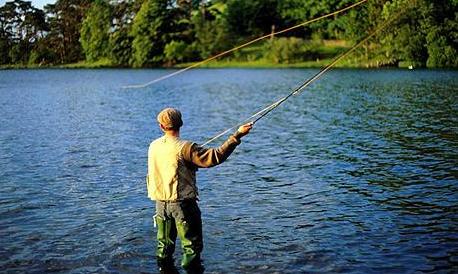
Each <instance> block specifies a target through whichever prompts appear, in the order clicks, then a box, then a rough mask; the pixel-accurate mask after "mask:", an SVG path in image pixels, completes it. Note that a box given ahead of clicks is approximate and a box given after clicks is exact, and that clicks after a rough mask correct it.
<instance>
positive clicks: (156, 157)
mask: <svg viewBox="0 0 458 274" xmlns="http://www.w3.org/2000/svg"><path fill="white" fill-rule="evenodd" d="M239 144H240V138H239V136H238V134H237V133H236V134H234V135H232V136H230V137H229V138H228V139H227V140H226V141H225V142H224V143H223V144H222V145H221V146H220V147H218V148H203V147H201V146H199V145H197V144H195V143H191V142H188V141H184V140H181V139H180V138H178V137H173V136H167V135H164V136H162V137H160V138H158V139H156V140H154V141H153V142H152V143H151V144H150V146H149V149H148V175H147V176H146V183H147V189H148V197H149V198H150V199H151V200H158V201H179V200H186V199H197V198H198V189H197V185H196V171H197V169H198V168H207V167H212V166H215V165H219V164H221V163H222V162H224V161H225V160H226V159H227V158H228V157H229V155H231V153H232V152H233V151H234V149H235V148H236V147H237V145H239Z"/></svg>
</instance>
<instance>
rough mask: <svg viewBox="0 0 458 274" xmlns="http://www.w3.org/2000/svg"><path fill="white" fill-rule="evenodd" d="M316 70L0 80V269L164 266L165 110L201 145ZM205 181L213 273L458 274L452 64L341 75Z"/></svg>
mask: <svg viewBox="0 0 458 274" xmlns="http://www.w3.org/2000/svg"><path fill="white" fill-rule="evenodd" d="M315 72H316V70H300V69H291V70H289V69H283V70H263V69H251V70H248V69H247V70H243V69H221V70H193V71H190V72H188V73H185V74H182V75H180V76H178V77H175V78H171V79H169V80H167V81H164V82H161V83H158V84H156V85H153V86H150V87H147V88H144V89H137V90H124V89H121V88H120V87H121V86H123V85H126V84H137V83H142V82H147V81H149V80H152V79H154V78H155V77H158V76H160V75H163V74H164V73H167V71H166V70H18V71H0V241H1V242H0V272H5V273H45V272H55V273H156V271H157V270H156V266H155V258H154V249H155V230H154V228H153V224H152V215H153V212H154V205H153V203H152V202H151V201H149V200H148V199H147V197H146V188H145V183H144V175H145V173H146V152H147V147H148V144H149V142H150V141H151V140H152V139H154V138H157V137H159V135H160V131H159V130H158V129H157V126H156V123H155V120H154V118H155V115H156V113H157V112H158V111H160V110H161V109H162V108H164V107H167V106H175V107H178V108H180V109H181V110H182V112H183V115H184V122H185V126H184V128H183V130H182V137H183V138H185V139H191V140H194V141H196V142H204V141H205V140H206V139H207V138H209V137H211V136H212V135H214V134H216V133H218V132H220V131H221V130H223V129H225V128H227V127H230V126H232V125H233V124H235V123H237V122H239V121H240V120H243V119H244V118H246V117H248V116H250V115H251V114H252V113H254V112H255V111H256V110H259V109H260V108H262V107H264V106H265V105H266V104H268V103H270V102H272V101H273V100H274V99H278V98H280V97H282V96H284V95H285V94H287V93H289V92H290V91H291V90H292V89H293V88H295V87H297V86H298V85H299V84H300V83H301V82H302V81H304V80H306V79H307V78H308V77H310V76H311V75H312V74H313V73H315ZM221 141H222V140H220V141H219V142H217V143H216V144H219V143H221ZM198 176H199V177H198V181H199V187H200V195H201V202H200V206H201V209H202V213H203V220H204V234H205V239H204V240H205V249H204V254H203V256H204V259H205V264H206V268H207V270H208V271H207V273H422V272H423V273H453V272H454V273H457V272H458V72H456V71H426V70H413V71H408V70H333V71H331V72H329V73H328V74H326V75H325V76H324V77H323V78H322V79H320V80H319V81H318V82H316V83H315V84H314V85H313V86H312V87H310V88H309V89H306V90H305V91H304V92H303V93H302V94H301V95H300V96H296V97H293V98H292V99H291V100H289V101H287V102H286V103H285V104H284V105H282V106H281V107H280V108H279V109H277V110H275V111H274V112H272V113H271V114H270V115H269V116H267V117H266V118H265V119H263V120H261V121H260V122H259V123H258V124H256V126H255V128H254V129H253V132H252V134H251V135H249V136H248V137H247V138H246V139H244V142H243V144H242V145H241V146H240V147H239V148H238V149H237V150H236V152H235V153H234V154H233V155H232V156H231V158H230V159H229V160H228V161H227V162H226V163H225V164H223V165H221V166H219V167H216V168H214V169H209V170H200V171H199V174H198ZM179 258H180V255H178V259H179ZM178 263H179V262H177V264H178Z"/></svg>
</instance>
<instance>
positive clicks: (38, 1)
mask: <svg viewBox="0 0 458 274" xmlns="http://www.w3.org/2000/svg"><path fill="white" fill-rule="evenodd" d="M26 1H27V0H26ZM28 1H31V2H32V6H34V7H35V8H39V9H43V7H44V6H45V5H47V4H51V3H55V2H56V0H28ZM5 2H10V1H9V0H0V6H3V5H5Z"/></svg>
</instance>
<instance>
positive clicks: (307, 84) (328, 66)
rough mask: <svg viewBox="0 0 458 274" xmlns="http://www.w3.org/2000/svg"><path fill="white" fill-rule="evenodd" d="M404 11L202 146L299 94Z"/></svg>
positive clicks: (257, 118)
mask: <svg viewBox="0 0 458 274" xmlns="http://www.w3.org/2000/svg"><path fill="white" fill-rule="evenodd" d="M403 12H404V11H401V12H399V13H398V14H396V15H395V16H394V17H393V18H392V19H391V20H387V21H385V22H384V23H383V24H382V25H380V26H379V27H378V28H376V29H375V30H374V31H372V32H371V33H369V35H367V36H366V38H364V39H363V40H361V41H359V42H358V43H356V44H355V45H353V46H352V47H351V48H350V49H348V50H347V51H345V52H344V53H342V54H340V55H339V56H337V57H336V58H335V59H334V60H333V61H332V62H331V63H329V64H328V65H326V66H325V67H324V68H323V69H321V70H320V71H319V72H318V73H316V74H315V75H313V76H312V77H311V78H309V79H308V80H307V81H305V82H304V83H302V84H301V85H300V86H299V87H297V88H296V89H294V90H293V91H292V92H290V93H289V94H288V95H286V96H284V97H282V98H280V99H279V100H277V101H275V102H273V103H272V104H270V105H268V106H267V107H265V108H263V109H261V110H260V111H258V112H256V113H255V114H253V115H251V116H250V117H248V118H247V119H245V120H243V121H242V122H241V123H238V124H236V125H235V126H233V127H231V128H228V129H226V130H224V131H223V132H221V133H219V134H217V135H215V136H214V137H212V138H210V139H209V140H208V141H207V142H205V143H203V144H202V146H205V145H208V144H209V143H211V142H213V141H215V140H216V139H218V138H220V137H221V136H223V135H224V134H226V133H228V132H229V131H231V130H234V129H235V128H237V127H239V126H241V125H243V124H245V123H248V122H251V123H252V124H255V123H256V122H258V121H259V120H260V119H262V118H263V117H265V116H266V115H267V114H269V113H270V112H271V111H272V110H274V109H276V108H277V107H279V106H280V105H281V104H283V103H284V102H285V101H286V100H288V99H289V98H290V97H291V96H293V95H297V94H299V93H300V92H301V91H302V90H304V89H305V88H306V87H307V86H309V85H310V84H311V83H313V82H314V81H315V80H317V79H318V78H320V77H321V76H322V75H323V74H324V73H326V72H327V71H329V70H330V69H331V68H332V67H333V66H334V65H335V64H337V63H338V62H339V61H340V60H342V59H343V58H345V57H346V56H348V55H349V54H350V53H352V52H353V51H354V50H355V49H357V48H358V47H360V46H361V45H362V44H364V43H365V42H367V41H368V40H369V39H370V38H372V37H373V36H374V35H376V34H377V33H378V32H379V31H381V30H382V29H384V28H385V27H386V26H388V25H389V24H391V23H392V22H393V21H394V20H396V19H397V18H398V17H399V16H400V15H401V14H402V13H403Z"/></svg>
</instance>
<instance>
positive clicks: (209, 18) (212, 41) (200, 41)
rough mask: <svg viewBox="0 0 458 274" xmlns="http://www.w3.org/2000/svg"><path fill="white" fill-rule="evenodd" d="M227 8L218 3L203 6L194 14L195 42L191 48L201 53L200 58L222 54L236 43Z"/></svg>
mask: <svg viewBox="0 0 458 274" xmlns="http://www.w3.org/2000/svg"><path fill="white" fill-rule="evenodd" d="M226 8H227V6H226V5H225V4H224V3H221V2H216V3H214V4H211V5H209V6H207V5H201V6H200V8H199V9H198V10H195V11H194V12H193V15H192V27H193V29H194V31H195V40H194V43H193V45H192V46H191V47H192V48H193V49H195V50H196V51H197V52H198V53H199V55H200V58H207V57H209V56H211V55H214V54H216V53H219V52H222V51H224V50H226V49H227V48H229V47H230V46H231V45H232V44H234V43H235V41H234V39H233V36H231V35H230V33H229V31H228V23H227V21H226V17H225V11H226Z"/></svg>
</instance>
